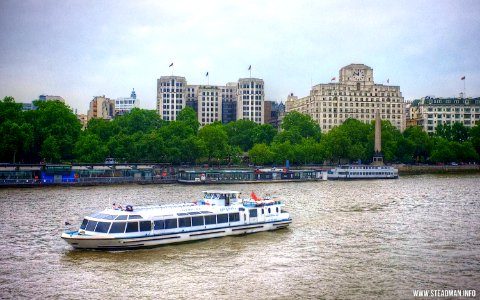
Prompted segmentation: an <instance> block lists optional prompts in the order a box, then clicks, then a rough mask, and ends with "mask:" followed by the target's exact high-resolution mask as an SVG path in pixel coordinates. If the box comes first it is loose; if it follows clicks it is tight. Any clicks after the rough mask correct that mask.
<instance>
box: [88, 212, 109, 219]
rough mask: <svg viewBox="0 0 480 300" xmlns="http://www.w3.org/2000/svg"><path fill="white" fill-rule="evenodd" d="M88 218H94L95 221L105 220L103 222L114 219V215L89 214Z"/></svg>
mask: <svg viewBox="0 0 480 300" xmlns="http://www.w3.org/2000/svg"><path fill="white" fill-rule="evenodd" d="M90 217H92V218H95V219H105V220H114V219H115V216H114V215H107V214H101V213H94V214H91V215H90Z"/></svg>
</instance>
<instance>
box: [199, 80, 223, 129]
mask: <svg viewBox="0 0 480 300" xmlns="http://www.w3.org/2000/svg"><path fill="white" fill-rule="evenodd" d="M197 90H198V101H197V102H198V111H197V115H198V122H199V123H200V125H201V126H204V125H207V124H212V123H213V122H215V121H221V120H222V89H221V88H220V87H219V86H214V85H201V86H199V87H198V89H197Z"/></svg>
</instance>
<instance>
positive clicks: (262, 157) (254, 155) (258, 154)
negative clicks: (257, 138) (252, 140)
mask: <svg viewBox="0 0 480 300" xmlns="http://www.w3.org/2000/svg"><path fill="white" fill-rule="evenodd" d="M248 157H249V158H250V161H251V162H252V163H253V164H255V165H264V164H270V163H272V161H273V157H274V153H273V152H272V151H271V150H270V148H269V147H268V145H266V144H255V145H254V146H253V147H252V149H250V151H248Z"/></svg>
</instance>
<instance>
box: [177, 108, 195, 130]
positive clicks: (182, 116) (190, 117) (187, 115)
mask: <svg viewBox="0 0 480 300" xmlns="http://www.w3.org/2000/svg"><path fill="white" fill-rule="evenodd" d="M177 121H178V122H184V123H185V124H186V125H188V126H189V127H190V128H192V130H193V133H194V134H197V132H198V128H199V127H200V123H198V121H197V113H196V112H195V111H194V110H193V108H191V107H188V106H187V107H185V108H184V109H182V110H181V111H180V112H179V113H178V116H177Z"/></svg>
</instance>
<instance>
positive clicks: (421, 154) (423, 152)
mask: <svg viewBox="0 0 480 300" xmlns="http://www.w3.org/2000/svg"><path fill="white" fill-rule="evenodd" d="M403 137H404V138H405V139H406V142H405V143H406V144H409V146H406V145H404V147H405V148H406V149H404V150H403V151H409V150H407V148H408V149H410V147H413V153H412V155H413V159H414V160H415V161H416V162H417V163H418V162H426V161H427V158H428V157H429V156H430V152H431V151H432V147H433V142H432V139H431V138H430V137H429V135H428V134H427V133H426V132H425V131H424V130H423V128H422V127H420V126H412V127H408V128H407V129H405V131H404V132H403ZM403 156H404V158H406V156H405V154H404V155H403Z"/></svg>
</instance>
